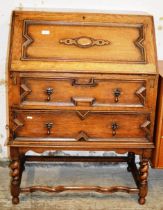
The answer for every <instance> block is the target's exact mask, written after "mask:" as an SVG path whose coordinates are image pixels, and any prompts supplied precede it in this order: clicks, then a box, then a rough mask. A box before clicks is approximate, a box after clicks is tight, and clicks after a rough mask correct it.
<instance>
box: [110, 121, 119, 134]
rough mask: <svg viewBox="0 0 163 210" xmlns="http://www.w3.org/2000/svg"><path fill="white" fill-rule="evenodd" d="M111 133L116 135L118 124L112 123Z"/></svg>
mask: <svg viewBox="0 0 163 210" xmlns="http://www.w3.org/2000/svg"><path fill="white" fill-rule="evenodd" d="M111 127H112V135H113V136H115V135H116V130H117V129H118V124H117V123H116V122H114V123H112V126H111Z"/></svg>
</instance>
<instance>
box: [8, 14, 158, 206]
mask: <svg viewBox="0 0 163 210" xmlns="http://www.w3.org/2000/svg"><path fill="white" fill-rule="evenodd" d="M156 61H157V59H156V50H155V36H154V27H153V19H152V16H150V15H138V14H137V15H133V14H132V15H128V14H123V15H122V14H102V13H101V14H100V13H71V12H70V13H62V12H57V13H52V12H36V11H35V12H32V11H14V12H13V17H12V28H11V45H10V55H9V88H8V93H9V128H10V136H9V141H8V146H9V148H10V157H11V164H10V167H11V170H12V172H11V177H12V180H11V195H12V202H13V203H14V204H17V203H19V194H20V193H26V192H34V191H37V190H40V191H45V192H62V191H65V190H82V191H84V190H90V191H96V192H101V193H111V192H118V191H121V192H127V193H137V194H138V196H139V203H140V204H144V203H145V197H146V195H147V191H148V187H147V178H148V167H149V163H148V162H149V161H150V160H151V157H152V154H153V149H154V147H155V144H154V141H153V130H154V119H155V104H156V93H157V80H158V73H157V65H156ZM48 150H53V151H56V150H70V151H115V152H117V153H120V154H125V153H127V155H121V156H117V157H90V156H87V157H82V156H79V157H74V156H70V157H58V156H57V157H51V156H47V157H43V156H39V157H38V156H28V155H26V153H27V152H28V151H34V152H36V153H40V154H41V153H43V152H45V151H48ZM135 154H136V155H139V156H140V158H141V161H140V168H137V165H136V163H135ZM36 160H37V161H43V160H45V161H65V162H68V161H77V162H80V161H93V162H96V161H98V162H102V161H105V162H126V163H127V165H128V171H130V172H131V174H132V175H133V177H134V179H135V183H136V187H127V186H111V187H100V186H89V185H86V186H55V187H54V186H52V187H50V186H31V187H25V188H21V186H20V184H21V176H22V173H23V170H24V163H25V162H26V161H36Z"/></svg>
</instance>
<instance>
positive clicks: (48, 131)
mask: <svg viewBox="0 0 163 210" xmlns="http://www.w3.org/2000/svg"><path fill="white" fill-rule="evenodd" d="M45 125H46V128H47V134H48V135H50V132H51V129H52V127H53V123H51V122H48V123H45Z"/></svg>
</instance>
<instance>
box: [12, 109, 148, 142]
mask: <svg viewBox="0 0 163 210" xmlns="http://www.w3.org/2000/svg"><path fill="white" fill-rule="evenodd" d="M11 121H12V122H11V125H12V126H11V131H12V134H13V138H14V139H15V138H19V137H21V140H23V139H27V138H28V139H29V140H30V138H31V139H32V140H35V141H37V140H39V141H40V140H44V141H47V140H52V141H112V140H113V141H125V140H131V141H144V140H145V139H147V140H150V133H151V130H150V118H149V114H147V113H117V112H116V113H112V112H91V111H25V110H24V111H22V110H14V111H13V116H12V120H11Z"/></svg>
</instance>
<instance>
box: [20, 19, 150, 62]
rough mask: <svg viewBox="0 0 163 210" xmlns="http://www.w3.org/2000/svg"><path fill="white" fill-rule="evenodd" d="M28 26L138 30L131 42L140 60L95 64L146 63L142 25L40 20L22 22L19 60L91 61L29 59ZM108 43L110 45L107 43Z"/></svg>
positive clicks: (48, 59)
mask: <svg viewBox="0 0 163 210" xmlns="http://www.w3.org/2000/svg"><path fill="white" fill-rule="evenodd" d="M29 25H65V26H100V27H125V28H137V29H138V30H139V37H138V38H137V39H136V40H135V41H134V42H133V43H134V45H135V46H136V47H137V48H138V50H139V51H140V54H141V59H140V60H139V61H137V60H135V61H129V60H123V61H122V60H116V61H113V60H107V61H106V60H105V61H103V60H99V61H96V62H108V63H114V62H118V63H140V64H142V63H147V58H146V51H145V47H144V40H145V34H144V27H145V26H144V25H143V24H140V23H136V24H129V23H95V22H86V23H83V22H64V21H41V20H24V25H23V37H24V38H25V41H24V43H23V45H22V55H21V60H29V61H32V60H38V61H62V60H64V61H92V59H88V58H87V59H81V60H80V59H65V58H64V59H63V58H61V57H48V58H45V57H34V56H33V57H30V56H28V54H27V49H28V47H29V46H30V45H31V44H32V42H34V38H33V37H31V36H30V35H29V34H28V27H29ZM108 43H110V42H109V41H108Z"/></svg>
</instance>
